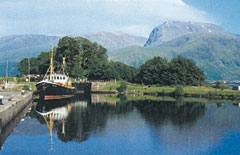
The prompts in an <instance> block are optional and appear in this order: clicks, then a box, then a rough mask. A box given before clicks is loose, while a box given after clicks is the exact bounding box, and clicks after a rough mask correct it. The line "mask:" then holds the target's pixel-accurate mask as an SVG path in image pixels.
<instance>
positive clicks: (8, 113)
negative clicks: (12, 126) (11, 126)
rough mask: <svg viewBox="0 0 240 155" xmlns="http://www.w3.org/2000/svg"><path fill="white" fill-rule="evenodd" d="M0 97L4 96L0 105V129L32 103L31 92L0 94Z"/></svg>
mask: <svg viewBox="0 0 240 155" xmlns="http://www.w3.org/2000/svg"><path fill="white" fill-rule="evenodd" d="M0 95H2V96H4V98H3V100H2V104H1V105H0V129H2V128H3V127H4V126H5V125H6V124H7V123H8V122H9V121H11V120H12V119H13V118H14V117H15V116H16V115H18V113H19V112H20V111H21V110H22V109H23V108H24V107H26V106H27V105H28V104H29V103H30V102H31V101H32V97H33V92H27V93H21V92H0ZM0 133H1V130H0Z"/></svg>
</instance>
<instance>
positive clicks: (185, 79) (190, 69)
mask: <svg viewBox="0 0 240 155" xmlns="http://www.w3.org/2000/svg"><path fill="white" fill-rule="evenodd" d="M168 71H169V74H168V75H169V84H170V85H195V86H197V85H201V84H202V83H203V82H204V81H205V76H204V73H203V71H202V70H201V69H200V68H198V67H197V66H196V64H195V63H194V62H193V61H192V60H191V59H187V58H183V57H181V56H178V57H177V58H173V59H172V60H171V61H170V62H169V69H168Z"/></svg>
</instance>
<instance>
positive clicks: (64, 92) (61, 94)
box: [36, 82, 76, 100]
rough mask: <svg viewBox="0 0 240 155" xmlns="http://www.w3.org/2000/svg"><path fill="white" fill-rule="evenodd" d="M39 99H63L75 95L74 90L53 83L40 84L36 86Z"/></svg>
mask: <svg viewBox="0 0 240 155" xmlns="http://www.w3.org/2000/svg"><path fill="white" fill-rule="evenodd" d="M36 87H37V93H38V94H39V97H40V99H44V100H51V99H63V98H69V97H73V96H74V94H75V93H76V89H75V88H68V87H65V86H61V85H58V84H55V83H50V82H41V83H38V84H37V85H36Z"/></svg>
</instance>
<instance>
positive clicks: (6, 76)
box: [5, 56, 8, 85]
mask: <svg viewBox="0 0 240 155" xmlns="http://www.w3.org/2000/svg"><path fill="white" fill-rule="evenodd" d="M7 84H8V56H7V62H6V74H5V85H7Z"/></svg>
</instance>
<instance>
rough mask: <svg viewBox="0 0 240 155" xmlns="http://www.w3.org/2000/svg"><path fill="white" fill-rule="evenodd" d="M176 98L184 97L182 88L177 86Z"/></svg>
mask: <svg viewBox="0 0 240 155" xmlns="http://www.w3.org/2000/svg"><path fill="white" fill-rule="evenodd" d="M174 94H175V96H183V95H184V90H183V87H182V86H177V87H176V89H175V92H174Z"/></svg>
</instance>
